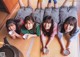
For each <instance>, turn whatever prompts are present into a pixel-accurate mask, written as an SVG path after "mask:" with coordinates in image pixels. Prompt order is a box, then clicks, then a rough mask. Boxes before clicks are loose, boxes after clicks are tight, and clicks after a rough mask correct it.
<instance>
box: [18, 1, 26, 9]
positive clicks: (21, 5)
mask: <svg viewBox="0 0 80 57" xmlns="http://www.w3.org/2000/svg"><path fill="white" fill-rule="evenodd" d="M18 1H19V5H20V8H21V7H25V6H24V4H23V2H22V0H18Z"/></svg>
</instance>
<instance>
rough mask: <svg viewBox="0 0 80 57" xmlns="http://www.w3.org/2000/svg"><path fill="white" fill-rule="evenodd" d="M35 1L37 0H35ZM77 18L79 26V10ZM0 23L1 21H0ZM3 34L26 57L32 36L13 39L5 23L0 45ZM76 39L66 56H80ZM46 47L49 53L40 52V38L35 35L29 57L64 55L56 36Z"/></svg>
mask: <svg viewBox="0 0 80 57" xmlns="http://www.w3.org/2000/svg"><path fill="white" fill-rule="evenodd" d="M31 1H32V0H31ZM35 1H37V0H35ZM35 1H33V3H34V5H33V4H31V5H32V7H33V8H36V6H35V5H36V3H35ZM45 1H46V0H44V2H43V3H44V6H46V5H45V4H46V3H45ZM61 1H64V0H61ZM69 1H71V0H69ZM23 2H24V4H25V5H26V2H25V0H23ZM59 4H60V5H61V4H62V2H60V1H59ZM60 5H59V6H60ZM17 9H18V8H17ZM78 9H79V7H78ZM16 11H17V10H15V11H14V13H13V14H12V15H10V16H8V17H7V18H10V17H14V16H15V14H16ZM5 15H6V14H5ZM1 16H4V14H2V13H0V17H1ZM78 18H79V19H78V24H79V26H80V12H79V10H78ZM0 23H1V21H0ZM5 36H7V39H8V41H9V43H10V44H11V45H13V46H15V47H17V48H18V49H19V50H20V52H21V53H22V54H21V56H20V57H27V55H26V54H27V51H28V48H29V45H30V41H31V40H32V38H31V39H26V40H24V39H15V40H14V39H11V38H10V37H8V35H7V31H6V28H5V24H4V26H3V27H2V29H1V30H0V47H1V46H2V44H3V38H4V37H5ZM64 40H65V39H64ZM78 41H79V40H78V39H76V41H74V42H72V43H71V46H70V47H71V48H70V51H71V54H70V55H69V56H66V57H80V56H79V55H77V54H78V51H79V50H78ZM65 43H66V41H65ZM48 48H49V50H50V52H49V54H47V55H43V54H42V53H41V42H40V38H39V37H37V38H35V40H34V43H33V47H32V50H31V53H30V57H64V56H62V55H61V54H60V50H61V46H60V43H59V41H58V39H57V38H56V37H55V38H54V40H53V41H52V42H51V43H50V45H49V46H48Z"/></svg>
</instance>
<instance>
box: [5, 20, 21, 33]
mask: <svg viewBox="0 0 80 57" xmlns="http://www.w3.org/2000/svg"><path fill="white" fill-rule="evenodd" d="M11 23H13V24H15V25H16V31H15V32H16V33H18V34H20V29H19V27H18V24H17V21H16V20H14V19H8V20H7V21H6V28H7V30H8V31H10V30H9V29H8V27H9V25H10V24H11Z"/></svg>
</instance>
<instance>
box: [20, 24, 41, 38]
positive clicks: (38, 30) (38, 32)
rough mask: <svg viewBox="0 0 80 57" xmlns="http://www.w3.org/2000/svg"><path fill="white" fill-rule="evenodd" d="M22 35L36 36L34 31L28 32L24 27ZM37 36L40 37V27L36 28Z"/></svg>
mask: <svg viewBox="0 0 80 57" xmlns="http://www.w3.org/2000/svg"><path fill="white" fill-rule="evenodd" d="M21 33H22V34H34V31H33V30H27V29H26V28H24V27H22V28H21ZM36 35H37V36H40V26H39V25H38V26H36Z"/></svg>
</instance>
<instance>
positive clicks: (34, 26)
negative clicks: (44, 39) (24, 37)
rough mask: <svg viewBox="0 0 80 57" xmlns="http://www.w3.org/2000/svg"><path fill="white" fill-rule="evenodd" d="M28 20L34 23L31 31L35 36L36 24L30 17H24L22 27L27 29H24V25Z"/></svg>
mask: <svg viewBox="0 0 80 57" xmlns="http://www.w3.org/2000/svg"><path fill="white" fill-rule="evenodd" d="M30 20H32V21H33V22H34V25H33V28H32V30H33V32H34V34H36V23H35V21H34V18H33V16H32V15H29V16H26V17H25V19H24V24H23V27H24V28H25V29H27V28H26V27H25V24H26V23H27V22H28V21H30Z"/></svg>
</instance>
